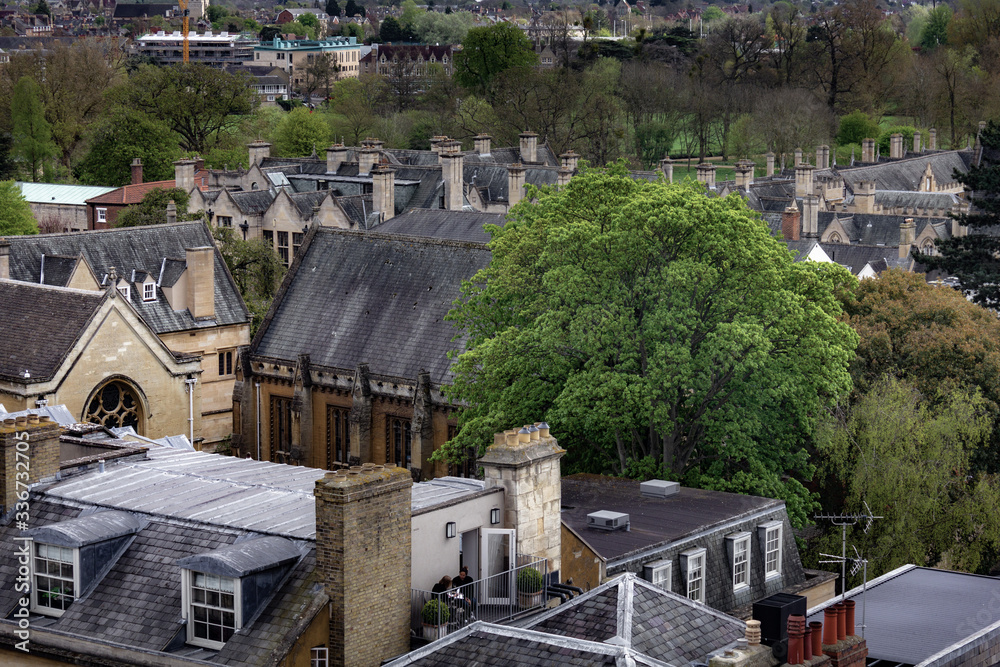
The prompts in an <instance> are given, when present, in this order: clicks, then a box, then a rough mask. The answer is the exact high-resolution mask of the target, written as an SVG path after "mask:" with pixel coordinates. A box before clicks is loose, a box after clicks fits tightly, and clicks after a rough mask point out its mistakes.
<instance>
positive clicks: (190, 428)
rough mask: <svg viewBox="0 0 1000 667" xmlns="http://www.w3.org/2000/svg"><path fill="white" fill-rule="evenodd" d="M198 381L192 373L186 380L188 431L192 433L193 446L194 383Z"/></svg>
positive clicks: (192, 444)
mask: <svg viewBox="0 0 1000 667" xmlns="http://www.w3.org/2000/svg"><path fill="white" fill-rule="evenodd" d="M195 382H197V380H195V379H194V378H193V377H192V376H191V375H190V374H189V375H188V376H187V379H186V380H184V384H186V385H187V391H188V431H189V432H190V434H191V446H192V447H194V383H195Z"/></svg>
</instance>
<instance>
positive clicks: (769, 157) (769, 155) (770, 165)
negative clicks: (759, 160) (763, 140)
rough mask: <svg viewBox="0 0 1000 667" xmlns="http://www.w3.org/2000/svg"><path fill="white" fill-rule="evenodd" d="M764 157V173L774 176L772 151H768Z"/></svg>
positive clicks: (769, 176)
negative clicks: (765, 167)
mask: <svg viewBox="0 0 1000 667" xmlns="http://www.w3.org/2000/svg"><path fill="white" fill-rule="evenodd" d="M764 157H765V159H766V160H767V169H766V170H765V171H764V175H765V176H767V177H768V178H771V177H772V176H774V153H772V152H771V151H768V152H767V155H765V156H764Z"/></svg>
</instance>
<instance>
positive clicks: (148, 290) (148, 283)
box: [132, 271, 156, 301]
mask: <svg viewBox="0 0 1000 667" xmlns="http://www.w3.org/2000/svg"><path fill="white" fill-rule="evenodd" d="M132 285H133V286H134V287H135V293H136V295H137V296H138V297H139V298H140V299H142V300H143V301H156V278H154V277H153V275H152V274H150V273H147V272H146V271H133V272H132Z"/></svg>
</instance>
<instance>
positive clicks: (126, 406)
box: [83, 380, 145, 435]
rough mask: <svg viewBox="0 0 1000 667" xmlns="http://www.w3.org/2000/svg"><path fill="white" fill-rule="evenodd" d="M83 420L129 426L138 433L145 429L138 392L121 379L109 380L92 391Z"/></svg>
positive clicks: (140, 433)
mask: <svg viewBox="0 0 1000 667" xmlns="http://www.w3.org/2000/svg"><path fill="white" fill-rule="evenodd" d="M83 420H84V421H85V422H92V423H95V424H103V425H104V426H107V427H109V428H112V427H119V426H131V427H132V428H134V429H135V432H136V433H138V434H139V435H142V434H143V432H144V430H145V429H144V420H143V418H142V403H141V401H140V400H139V397H138V393H137V392H136V390H135V389H134V388H133V387H132V386H130V385H128V384H126V383H124V382H122V381H121V380H111V381H110V382H107V383H106V384H104V385H101V386H100V387H99V388H98V389H97V390H96V391H95V392H94V394H93V395H92V396H91V398H90V401H89V402H88V403H87V412H86V413H85V414H84V416H83Z"/></svg>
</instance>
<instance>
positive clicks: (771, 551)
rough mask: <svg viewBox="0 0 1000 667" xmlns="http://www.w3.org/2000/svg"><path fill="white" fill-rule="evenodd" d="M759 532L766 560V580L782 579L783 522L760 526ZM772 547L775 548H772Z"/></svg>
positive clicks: (761, 547) (762, 551)
mask: <svg viewBox="0 0 1000 667" xmlns="http://www.w3.org/2000/svg"><path fill="white" fill-rule="evenodd" d="M757 530H758V535H759V537H760V550H761V553H762V554H763V559H764V578H765V579H773V578H775V577H780V576H781V561H782V552H783V549H782V546H783V542H784V540H783V538H784V524H783V523H782V522H781V521H768V522H767V523H764V524H761V525H760V526H758V527H757ZM772 545H774V546H773V547H772ZM772 555H773V556H774V558H773V559H772V558H771V556H772Z"/></svg>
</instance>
